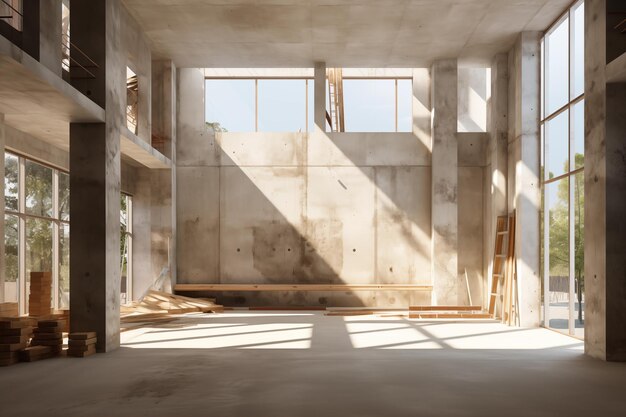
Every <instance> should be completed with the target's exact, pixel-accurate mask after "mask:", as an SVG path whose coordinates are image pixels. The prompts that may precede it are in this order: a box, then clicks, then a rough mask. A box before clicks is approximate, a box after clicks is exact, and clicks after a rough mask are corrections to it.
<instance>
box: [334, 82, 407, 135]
mask: <svg viewBox="0 0 626 417" xmlns="http://www.w3.org/2000/svg"><path fill="white" fill-rule="evenodd" d="M343 98H344V108H345V109H344V115H345V118H346V120H345V127H346V132H395V130H396V126H395V124H396V123H395V118H396V106H395V101H396V98H395V82H394V80H343Z"/></svg>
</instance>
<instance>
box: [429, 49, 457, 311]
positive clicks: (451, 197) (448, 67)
mask: <svg viewBox="0 0 626 417" xmlns="http://www.w3.org/2000/svg"><path fill="white" fill-rule="evenodd" d="M457 78H458V77H457V61H456V59H450V60H442V61H437V62H435V64H434V65H433V69H432V91H431V92H432V106H433V116H432V279H433V300H432V301H433V303H434V304H437V305H456V304H457V302H458V290H457V289H458V285H459V275H458V269H457V265H458V190H457V187H458V153H457V138H456V126H457V110H458V101H457Z"/></svg>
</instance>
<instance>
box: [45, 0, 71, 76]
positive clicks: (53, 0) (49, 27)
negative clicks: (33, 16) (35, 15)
mask: <svg viewBox="0 0 626 417" xmlns="http://www.w3.org/2000/svg"><path fill="white" fill-rule="evenodd" d="M61 5H62V0H46V1H42V2H40V8H41V9H40V14H39V62H41V63H42V64H43V65H44V66H45V67H47V68H48V69H49V70H50V71H52V72H53V73H55V74H56V75H58V76H59V77H60V76H61V56H62V55H61V38H62V36H61V35H62V21H61ZM64 42H65V43H67V40H65V41H64Z"/></svg>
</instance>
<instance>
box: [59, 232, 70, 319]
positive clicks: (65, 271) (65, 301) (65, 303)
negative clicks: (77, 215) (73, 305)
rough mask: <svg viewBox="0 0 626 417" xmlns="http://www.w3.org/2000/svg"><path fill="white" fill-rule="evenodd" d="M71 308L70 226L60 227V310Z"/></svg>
mask: <svg viewBox="0 0 626 417" xmlns="http://www.w3.org/2000/svg"><path fill="white" fill-rule="evenodd" d="M68 308H70V225H69V224H66V223H61V225H60V227H59V309H68Z"/></svg>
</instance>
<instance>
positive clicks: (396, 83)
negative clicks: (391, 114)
mask: <svg viewBox="0 0 626 417" xmlns="http://www.w3.org/2000/svg"><path fill="white" fill-rule="evenodd" d="M394 84H395V93H396V132H397V131H398V79H397V78H396V79H395V80H394Z"/></svg>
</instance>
